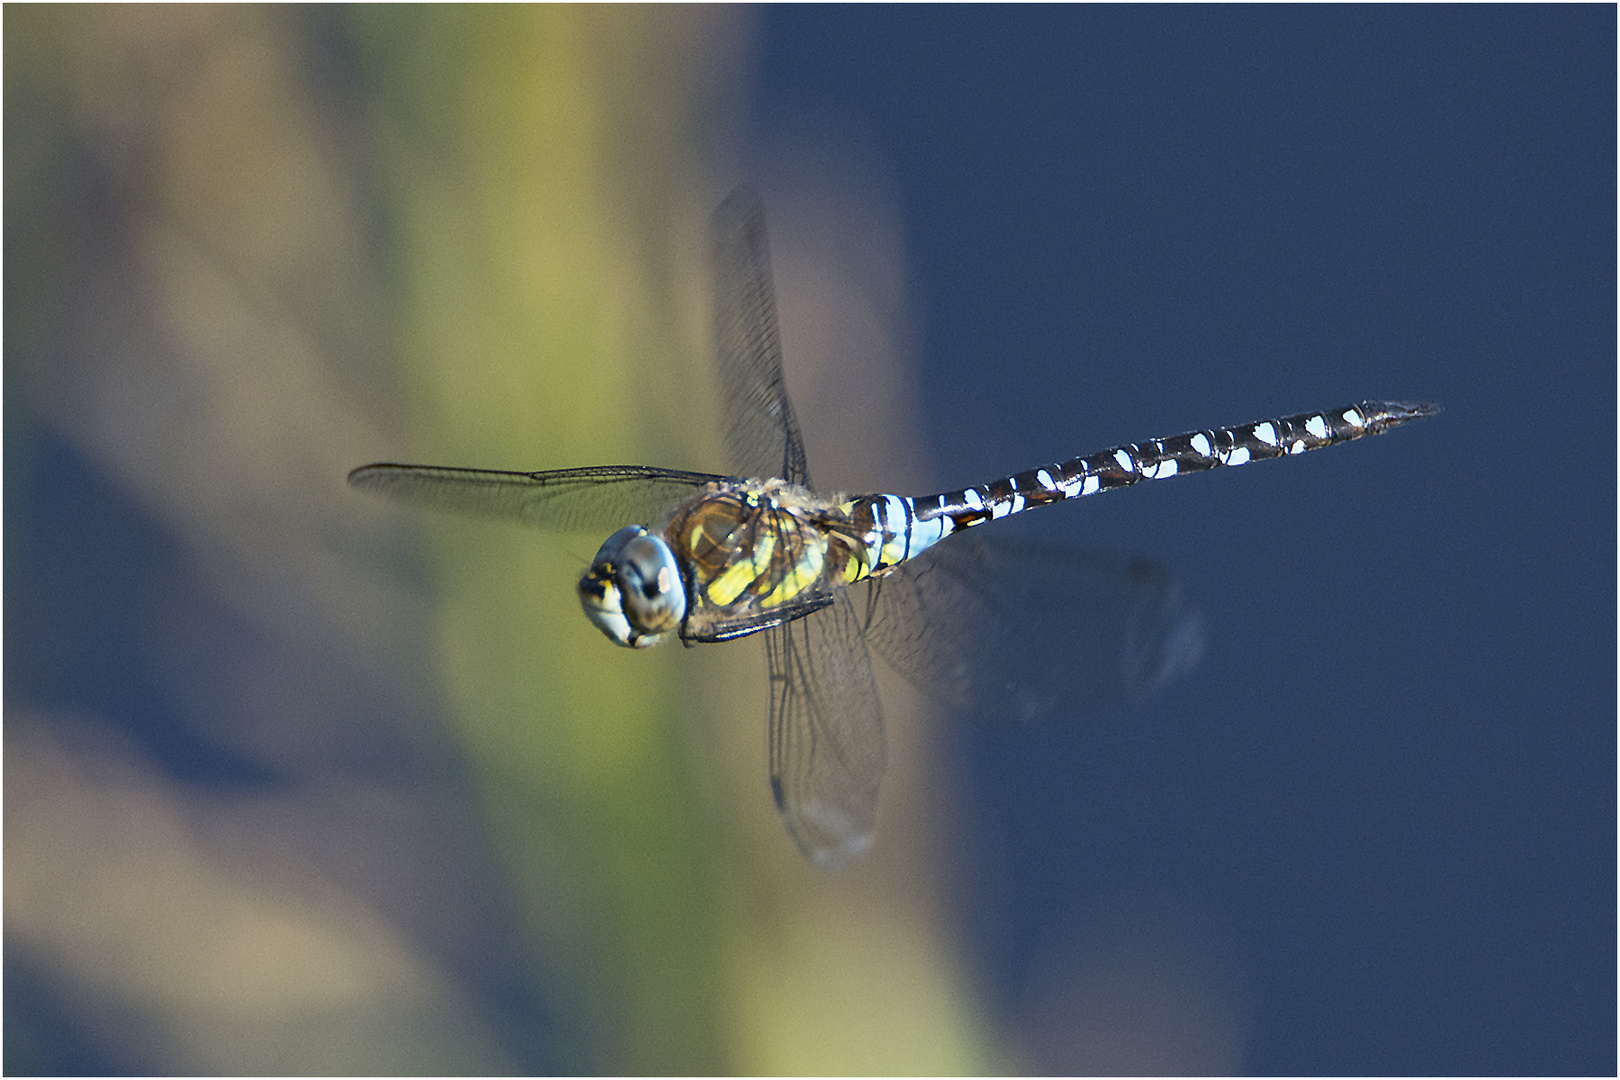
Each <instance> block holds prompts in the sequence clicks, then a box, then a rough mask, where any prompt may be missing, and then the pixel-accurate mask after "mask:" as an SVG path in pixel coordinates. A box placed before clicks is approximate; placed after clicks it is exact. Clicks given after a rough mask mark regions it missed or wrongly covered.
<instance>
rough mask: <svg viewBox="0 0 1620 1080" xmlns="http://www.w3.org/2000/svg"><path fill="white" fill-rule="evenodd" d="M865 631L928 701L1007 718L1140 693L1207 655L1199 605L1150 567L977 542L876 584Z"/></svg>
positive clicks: (942, 548)
mask: <svg viewBox="0 0 1620 1080" xmlns="http://www.w3.org/2000/svg"><path fill="white" fill-rule="evenodd" d="M857 600H858V598H857ZM862 624H863V627H864V629H865V632H866V633H865V637H866V642H867V643H868V644H869V645H870V646H871V647H872V648H873V649H874V650H876V651H877V653H878V655H879V656H881V657H883V659H884V660H885V661H886V662H888V663H889V664H891V665H893V667H894V668H895V670H896V671H898V672H900V673H901V674H902V675H904V676H905V677H906V678H907V679H908V680H910V681H911V682H912V683H913V684H914V685H915V686H917V688H918V689H920V690H922V691H923V692H924V693H927V694H929V695H931V696H933V697H935V698H936V699H938V700H940V701H943V702H945V703H946V704H949V705H953V706H955V707H957V708H959V709H963V710H966V711H968V712H974V713H980V714H983V715H986V716H994V717H1007V718H1008V719H1014V720H1025V719H1033V718H1037V717H1049V716H1072V715H1077V714H1083V713H1089V712H1096V711H1099V710H1102V709H1105V708H1109V707H1112V706H1115V705H1119V704H1123V703H1125V702H1128V701H1132V700H1134V699H1137V698H1140V697H1143V696H1144V695H1146V694H1148V693H1150V692H1151V691H1153V690H1154V689H1155V688H1157V687H1159V686H1160V685H1162V684H1163V683H1164V682H1165V681H1166V680H1168V679H1170V678H1173V677H1175V676H1177V675H1180V674H1182V673H1184V672H1186V671H1188V670H1190V669H1191V668H1192V666H1193V665H1194V664H1195V663H1196V662H1197V660H1198V657H1199V654H1200V653H1201V652H1202V650H1203V624H1202V620H1201V618H1200V617H1199V614H1198V612H1197V610H1196V609H1195V608H1194V606H1193V605H1192V602H1191V601H1190V600H1189V599H1188V597H1187V596H1186V594H1185V593H1184V592H1183V590H1182V587H1181V584H1180V582H1179V581H1177V580H1176V578H1175V577H1174V576H1173V575H1172V574H1171V573H1170V572H1169V571H1168V570H1166V569H1165V568H1164V567H1162V566H1160V565H1158V564H1157V563H1154V562H1152V561H1151V560H1148V559H1143V558H1131V557H1125V556H1118V555H1110V554H1106V553H1102V552H1093V551H1084V550H1081V549H1078V548H1073V547H1068V546H1064V545H1053V544H1041V543H1038V542H1029V541H1024V540H1019V539H1014V538H1002V537H995V536H990V537H979V536H975V535H971V534H969V535H963V536H956V537H952V538H950V539H948V540H946V541H944V542H942V543H940V544H938V545H937V546H935V547H933V548H930V549H929V550H928V551H926V552H924V553H923V554H922V555H920V556H918V557H917V558H915V559H913V560H911V561H910V562H907V563H905V564H903V565H902V566H901V567H900V568H899V569H898V570H897V571H895V573H893V574H891V575H889V576H888V577H885V578H882V579H880V580H878V581H874V582H873V583H872V584H871V586H870V587H869V591H868V593H867V597H866V607H865V611H864V613H863V618H862Z"/></svg>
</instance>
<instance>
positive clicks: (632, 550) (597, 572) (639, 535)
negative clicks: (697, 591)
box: [579, 525, 686, 649]
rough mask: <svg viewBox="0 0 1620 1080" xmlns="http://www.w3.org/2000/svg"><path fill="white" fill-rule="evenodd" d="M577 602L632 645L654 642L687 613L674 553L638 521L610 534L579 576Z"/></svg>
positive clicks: (622, 642) (615, 637) (610, 632)
mask: <svg viewBox="0 0 1620 1080" xmlns="http://www.w3.org/2000/svg"><path fill="white" fill-rule="evenodd" d="M579 602H580V604H581V605H582V606H583V607H584V608H585V617H586V618H588V619H590V620H591V622H592V623H594V624H595V625H596V628H597V629H598V630H600V631H602V633H604V634H606V635H607V636H608V637H609V638H610V639H611V640H612V641H613V642H614V643H615V644H618V645H624V646H627V647H629V648H632V649H644V648H646V647H647V646H649V645H656V644H658V643H659V642H660V641H662V640H663V639H664V635H666V634H668V633H669V632H670V631H671V630H675V629H677V628H678V627H679V626H680V625H681V620H682V619H684V618H686V587H685V585H684V584H683V583H682V581H681V569H680V566H679V565H678V564H677V563H676V562H675V553H674V552H672V551H670V549H669V545H668V544H666V543H664V540H663V538H662V537H659V536H655V535H653V534H652V533H649V532H648V531H647V530H646V529H643V528H642V527H641V526H640V525H626V526H625V527H624V528H622V529H620V530H619V531H618V532H616V533H614V534H613V535H612V536H610V537H608V539H607V543H605V544H603V545H602V549H601V550H600V551H598V552H597V553H596V558H595V559H593V560H591V568H590V569H589V570H587V571H585V576H584V577H582V578H580V579H579Z"/></svg>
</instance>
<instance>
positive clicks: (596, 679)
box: [5, 7, 985, 1073]
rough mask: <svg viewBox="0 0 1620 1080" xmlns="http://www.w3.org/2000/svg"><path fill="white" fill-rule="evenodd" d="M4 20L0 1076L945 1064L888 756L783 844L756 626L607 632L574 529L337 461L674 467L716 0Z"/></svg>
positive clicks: (707, 181) (694, 373)
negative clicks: (641, 636) (875, 784)
mask: <svg viewBox="0 0 1620 1080" xmlns="http://www.w3.org/2000/svg"><path fill="white" fill-rule="evenodd" d="M5 29H6V31H7V33H6V35H5V79H6V83H5V88H6V104H7V108H6V115H5V139H6V142H5V149H6V156H5V161H6V190H5V194H6V199H5V214H6V221H5V226H6V283H7V289H6V297H5V303H6V310H5V315H6V330H7V334H6V339H5V350H6V351H5V389H6V398H7V411H6V428H7V432H6V449H7V451H8V453H7V455H6V468H7V473H6V481H7V482H6V496H5V497H6V511H7V515H6V517H7V529H6V555H7V558H6V582H5V584H6V695H7V696H6V717H5V728H6V734H5V740H6V744H5V769H6V775H5V800H6V803H5V812H6V834H5V871H6V875H5V882H6V886H7V889H6V895H5V914H6V924H5V925H6V947H7V949H6V959H7V968H6V990H7V993H6V1036H7V1038H6V1053H7V1060H6V1066H7V1071H8V1072H29V1071H38V1070H44V1071H82V1072H96V1071H155V1072H173V1073H184V1072H222V1073H241V1072H246V1073H279V1072H317V1073H370V1072H387V1073H417V1072H478V1073H483V1072H503V1071H524V1072H533V1071H547V1070H558V1071H567V1072H596V1071H603V1072H619V1073H638V1072H658V1073H684V1072H722V1071H729V1070H739V1071H746V1072H807V1073H819V1072H839V1071H860V1072H885V1071H897V1072H928V1073H938V1072H953V1073H954V1072H971V1071H978V1070H980V1069H982V1068H983V1067H984V1065H983V1063H984V1061H985V1058H984V1056H983V1053H984V1052H983V1050H982V1047H981V1038H982V1036H981V1032H980V1030H979V1028H978V1025H977V1023H976V1021H974V1019H973V1016H972V1011H971V1008H970V1007H969V1004H968V1002H967V1000H966V997H965V994H964V991H963V990H962V988H961V986H960V985H959V982H958V979H957V973H956V970H955V962H954V961H953V960H952V957H951V951H950V942H949V940H948V935H947V934H946V933H945V932H944V931H943V930H942V928H941V923H940V920H939V919H938V918H937V913H936V911H935V908H934V902H933V901H932V899H931V896H932V884H931V883H932V877H931V875H930V874H929V872H928V868H927V867H928V863H927V856H928V854H929V852H930V847H929V844H928V841H927V836H926V832H925V831H923V830H921V829H919V828H918V827H917V826H916V825H914V824H913V825H908V824H907V822H914V821H916V820H919V819H920V818H921V817H922V816H923V815H922V811H921V810H917V811H916V812H915V813H913V811H912V810H910V809H908V808H916V807H924V806H925V805H926V796H925V795H924V794H922V792H923V790H924V789H925V787H926V785H924V784H923V783H922V781H921V779H920V778H918V777H917V776H916V775H915V771H914V770H913V771H912V772H911V774H910V775H908V770H907V767H906V766H904V765H900V766H897V771H898V773H899V775H898V776H897V777H896V778H895V782H894V784H893V786H892V790H891V792H890V793H889V794H887V795H886V802H885V805H886V808H887V809H886V811H885V819H884V828H885V829H886V830H887V835H888V836H889V837H891V838H893V839H892V840H891V841H890V842H889V843H887V844H886V843H884V842H883V840H882V839H880V843H879V845H878V847H877V849H876V850H874V852H872V853H871V854H870V855H869V856H868V862H867V864H866V865H863V866H860V867H858V868H857V869H856V870H855V871H854V872H852V873H851V874H849V875H847V876H845V877H844V878H842V879H837V880H832V879H827V878H825V877H823V876H821V875H819V874H818V873H817V872H815V871H814V870H812V869H811V868H809V867H808V866H806V865H804V864H802V863H801V862H800V861H799V860H798V857H797V855H796V853H795V852H794V851H793V850H792V845H791V844H790V843H789V842H788V841H787V839H786V837H785V836H784V835H783V834H782V832H781V829H780V826H779V824H778V823H777V822H776V821H775V819H774V813H773V812H772V810H771V808H770V804H769V799H768V796H767V794H766V791H765V786H764V779H763V768H764V765H763V748H762V742H763V735H762V714H763V711H764V702H765V688H764V685H763V677H762V673H761V661H760V656H759V653H758V650H757V646H755V645H751V644H746V643H744V644H739V645H738V646H737V647H735V648H732V647H726V648H723V649H714V650H690V651H687V650H680V649H674V648H670V649H665V650H659V651H657V652H654V653H652V654H642V653H631V652H629V651H626V650H617V649H613V648H612V647H610V646H609V645H607V644H606V643H605V642H604V641H602V640H601V638H600V636H599V635H597V634H596V633H595V632H594V631H593V630H591V629H590V628H589V627H588V625H586V624H585V622H584V620H583V619H582V618H581V617H580V614H579V612H578V610H577V607H576V605H575V603H574V601H573V597H572V595H571V593H572V579H573V577H574V575H575V574H576V573H577V570H578V568H579V566H580V565H581V564H582V563H583V562H584V561H585V560H586V559H588V557H589V555H590V553H591V552H592V551H593V550H594V548H595V546H596V544H597V543H598V542H600V539H601V538H599V537H580V538H570V537H555V536H541V535H535V534H530V533H527V532H524V531H523V530H519V529H513V528H503V527H501V526H498V525H491V524H486V523H483V522H477V521H465V520H459V519H431V518H427V517H424V516H422V515H417V514H413V513H411V512H408V511H403V510H401V509H399V508H396V507H391V506H387V505H382V504H379V503H374V502H371V501H368V500H367V499H366V498H365V497H364V496H363V495H360V494H358V493H355V492H352V491H350V490H348V489H347V488H345V487H344V485H343V476H344V474H345V473H346V472H347V470H348V469H350V468H352V467H353V466H355V465H359V464H362V463H364V462H367V461H371V460H378V459H394V460H400V459H405V460H417V461H431V462H438V463H444V464H463V465H473V466H485V467H496V468H523V469H528V468H550V467H562V466H568V465H584V464H597V463H614V462H630V461H646V462H651V463H657V464H667V465H671V466H677V467H687V468H695V469H713V468H716V467H717V466H718V462H717V460H716V459H717V454H718V441H717V439H716V438H714V436H713V434H712V433H713V430H714V417H715V408H714V403H713V402H712V401H710V400H709V397H708V395H709V392H710V390H709V384H708V382H707V378H708V360H707V357H708V348H709V346H708V341H707V299H706V292H707V267H706V261H705V260H706V257H707V242H706V238H705V233H704V230H705V224H706V220H707V215H708V213H709V210H710V209H711V207H712V206H713V204H714V203H715V202H716V201H718V198H719V197H720V196H721V195H723V193H724V190H725V188H726V187H727V186H729V184H730V183H731V182H733V181H735V180H737V179H742V177H734V176H731V175H729V174H728V173H726V172H725V170H724V169H723V168H721V167H719V166H717V165H716V164H715V162H716V161H718V160H720V156H721V153H720V152H721V150H722V149H723V136H724V134H725V129H726V128H727V125H728V123H729V122H730V120H731V119H732V118H733V117H734V115H735V114H736V113H737V112H739V111H741V107H740V105H739V104H738V103H737V102H738V99H739V96H740V95H742V94H743V93H745V91H744V90H743V89H742V88H741V87H740V85H739V80H738V79H737V78H736V76H735V70H736V69H737V68H738V67H740V63H741V61H740V57H741V56H743V55H744V51H745V48H746V43H747V34H746V27H744V26H742V25H740V24H739V23H738V21H737V17H736V16H735V15H734V14H732V13H729V12H720V13H715V12H693V11H689V10H686V9H641V8H613V9H594V8H538V9H536V8H521V9H510V8H500V9H461V8H436V7H424V8H415V7H412V8H386V7H365V8H356V9H339V10H330V9H302V8H300V9H270V10H266V9H257V8H200V7H199V8H191V7H187V8H146V7H130V8H75V9H55V8H10V9H8V10H7V12H6V15H5ZM873 235H874V234H871V233H868V235H867V236H866V237H865V239H868V240H870V239H872V236H873ZM778 263H779V269H780V268H781V267H782V266H783V265H784V264H786V265H787V267H788V269H787V271H786V272H785V273H782V274H780V275H779V277H780V278H781V279H782V280H785V281H790V282H794V283H795V284H796V285H798V286H799V287H801V288H803V289H804V292H805V293H807V294H808V295H810V296H811V298H812V299H811V301H810V303H811V305H812V306H813V305H814V304H816V303H822V302H825V298H827V297H834V298H840V297H841V295H842V294H840V293H839V291H838V288H839V287H840V286H843V285H847V283H844V282H839V281H837V280H836V278H835V277H834V276H833V272H832V271H830V270H828V265H829V263H828V262H825V261H823V262H818V261H817V260H816V258H814V257H800V258H798V259H797V260H795V259H793V258H791V257H790V258H788V259H786V260H784V259H782V258H781V257H780V256H779V259H778ZM794 267H797V270H795V269H794ZM829 281H831V282H832V285H831V286H830V287H829V286H828V282H829ZM817 284H819V286H820V287H819V288H810V287H808V286H810V285H817ZM785 289H786V286H784V291H785ZM784 306H786V305H784ZM838 306H839V310H838V312H837V314H839V315H841V316H842V317H843V318H844V319H845V320H847V321H850V322H858V321H859V319H860V317H861V315H862V311H861V309H860V307H859V305H858V304H852V303H849V302H847V301H843V300H840V301H839V305H838ZM789 329H790V330H791V326H790V327H789ZM807 338H808V335H802V336H801V338H800V340H801V341H804V342H805V344H806V347H805V348H804V349H803V351H802V353H801V354H799V355H798V356H795V355H794V354H792V353H790V359H789V364H790V365H798V364H800V363H801V362H802V365H803V366H802V368H799V367H796V368H795V370H796V371H802V373H803V374H800V375H795V376H793V378H802V379H804V380H805V381H806V382H807V383H809V384H811V385H815V380H816V379H817V377H818V376H817V374H816V372H817V370H818V369H817V367H816V365H817V357H818V356H820V355H822V354H823V353H825V352H826V351H827V349H828V348H832V347H836V338H837V335H836V334H832V335H829V337H828V338H826V339H816V340H808V341H807V340H806V339H807ZM791 344H792V339H791V338H790V348H791ZM889 361H890V362H891V363H892V357H891V358H889ZM869 377H870V378H871V380H872V383H873V385H874V386H881V385H884V382H883V380H884V378H885V376H883V375H882V374H881V369H880V367H879V366H877V365H876V364H875V363H874V365H873V367H872V370H871V373H870V376H869ZM811 444H812V451H814V450H815V447H816V442H815V438H814V437H813V436H812V439H811ZM876 449H879V448H878V447H874V450H876ZM893 716H894V718H895V719H896V723H895V725H894V732H895V738H896V740H897V743H898V745H899V746H900V747H902V748H903V747H905V746H906V745H907V743H906V740H907V739H908V738H909V737H910V736H908V734H907V732H908V730H909V729H908V727H907V725H906V723H905V720H904V716H905V713H904V709H903V708H897V709H896V710H895V711H894V713H893ZM895 756H896V757H897V758H898V760H899V761H901V762H905V761H906V760H907V757H906V754H905V753H904V751H903V750H901V751H898V752H897V753H896V755H895Z"/></svg>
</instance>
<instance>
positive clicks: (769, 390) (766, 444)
mask: <svg viewBox="0 0 1620 1080" xmlns="http://www.w3.org/2000/svg"><path fill="white" fill-rule="evenodd" d="M714 276H715V305H714V338H715V347H716V350H717V354H718V356H717V358H718V362H719V381H720V395H721V397H720V400H721V401H722V402H724V403H725V410H726V412H725V428H726V432H725V434H726V444H725V445H726V459H727V462H726V463H727V465H728V466H729V467H730V468H733V469H736V470H737V474H738V475H739V476H748V477H753V478H754V479H758V480H764V479H769V478H771V477H781V478H782V479H783V480H788V481H790V482H792V483H795V484H799V485H801V486H803V487H809V486H810V474H809V472H808V471H807V470H806V469H805V462H804V439H803V438H802V437H801V436H800V435H799V424H798V421H796V420H795V419H794V418H793V406H792V405H790V404H789V403H788V396H787V385H786V384H785V383H784V382H783V381H782V342H781V339H780V337H779V336H778V335H777V330H776V294H775V291H774V290H773V289H772V287H771V252H770V245H769V243H768V242H767V241H766V239H765V212H764V210H763V209H762V208H761V207H760V203H759V197H758V196H757V195H755V194H754V192H753V191H752V190H750V189H748V188H738V189H737V190H736V191H734V192H732V193H731V196H730V197H729V198H727V199H726V201H725V202H723V203H721V204H720V209H719V210H717V211H715V215H714Z"/></svg>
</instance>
